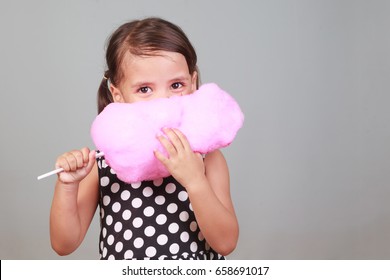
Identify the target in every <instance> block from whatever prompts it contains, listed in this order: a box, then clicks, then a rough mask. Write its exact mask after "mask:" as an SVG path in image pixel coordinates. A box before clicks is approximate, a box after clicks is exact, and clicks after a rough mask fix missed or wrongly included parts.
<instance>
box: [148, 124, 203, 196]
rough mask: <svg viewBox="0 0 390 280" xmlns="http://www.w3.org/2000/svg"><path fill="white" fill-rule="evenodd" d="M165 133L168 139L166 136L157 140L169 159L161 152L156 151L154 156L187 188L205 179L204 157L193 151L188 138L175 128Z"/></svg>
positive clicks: (166, 130)
mask: <svg viewBox="0 0 390 280" xmlns="http://www.w3.org/2000/svg"><path fill="white" fill-rule="evenodd" d="M163 131H164V133H165V134H166V135H167V137H168V138H166V137H164V136H157V138H158V140H159V141H160V142H161V144H162V145H163V147H164V148H165V150H166V151H167V153H168V157H165V156H164V155H163V154H162V153H160V152H159V151H155V152H154V154H155V156H156V158H157V159H158V160H159V161H160V162H161V163H162V164H163V165H164V166H165V168H166V169H167V170H168V171H169V172H170V173H171V175H172V176H173V177H174V178H175V179H176V180H177V181H178V182H179V183H181V184H182V185H183V186H184V187H185V188H188V187H190V186H192V185H194V184H195V182H196V181H197V180H199V179H201V178H205V166H204V163H203V158H202V155H201V154H199V153H194V152H193V151H192V149H191V146H190V144H189V143H188V140H187V138H186V136H185V135H184V134H183V133H182V132H181V131H180V130H178V129H174V128H173V129H170V128H164V129H163Z"/></svg>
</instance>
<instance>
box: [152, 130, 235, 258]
mask: <svg viewBox="0 0 390 280" xmlns="http://www.w3.org/2000/svg"><path fill="white" fill-rule="evenodd" d="M165 133H166V135H167V136H168V138H169V140H168V139H166V138H165V137H163V136H160V137H158V138H159V139H160V141H161V143H162V145H163V146H164V147H165V149H166V150H167V152H168V155H169V157H168V158H166V157H164V156H163V155H162V154H161V153H159V152H158V151H156V152H155V154H156V157H157V158H158V159H159V160H160V161H161V162H162V163H163V164H164V165H165V167H166V168H167V169H168V170H169V171H170V172H171V174H172V176H174V177H175V179H176V180H177V181H179V182H180V183H181V184H182V185H183V186H184V187H185V188H186V190H187V192H188V195H189V198H190V201H191V204H192V208H193V210H194V213H195V216H196V219H197V222H198V225H199V227H200V229H201V231H202V233H203V235H204V237H205V238H206V240H207V242H208V243H209V245H210V246H211V247H212V248H213V249H214V250H215V251H217V252H218V253H220V254H221V255H228V254H229V253H231V252H232V251H233V250H234V248H235V247H236V244H237V241H238V232H239V227H238V221H237V218H236V214H235V211H234V207H233V203H232V200H231V196H230V183H229V171H228V167H227V164H226V161H225V158H224V157H223V155H222V153H221V152H220V151H218V150H216V151H214V152H212V153H209V154H208V155H207V156H206V158H205V159H204V161H203V159H202V157H201V156H200V155H199V154H197V153H194V152H193V151H192V150H191V147H190V145H189V143H188V141H187V139H186V137H185V136H184V135H183V134H182V133H181V132H180V131H179V130H176V129H166V130H165Z"/></svg>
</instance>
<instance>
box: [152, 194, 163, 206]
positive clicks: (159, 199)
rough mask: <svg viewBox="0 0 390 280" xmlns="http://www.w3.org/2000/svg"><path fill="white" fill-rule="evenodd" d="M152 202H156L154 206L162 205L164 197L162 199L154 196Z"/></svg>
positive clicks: (159, 196) (160, 196)
mask: <svg viewBox="0 0 390 280" xmlns="http://www.w3.org/2000/svg"><path fill="white" fill-rule="evenodd" d="M154 201H155V202H156V204H158V205H163V204H164V203H165V197H163V196H162V195H158V196H156V198H155V199H154Z"/></svg>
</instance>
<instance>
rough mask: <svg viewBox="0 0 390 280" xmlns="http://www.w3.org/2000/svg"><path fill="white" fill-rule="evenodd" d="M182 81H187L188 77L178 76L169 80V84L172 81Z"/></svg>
mask: <svg viewBox="0 0 390 280" xmlns="http://www.w3.org/2000/svg"><path fill="white" fill-rule="evenodd" d="M184 80H188V77H187V76H185V75H180V76H177V77H176V78H173V79H171V80H169V82H170V83H171V82H173V81H184Z"/></svg>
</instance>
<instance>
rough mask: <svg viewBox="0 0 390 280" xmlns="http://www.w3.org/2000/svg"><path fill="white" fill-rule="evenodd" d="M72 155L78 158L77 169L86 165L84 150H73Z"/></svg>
mask: <svg viewBox="0 0 390 280" xmlns="http://www.w3.org/2000/svg"><path fill="white" fill-rule="evenodd" d="M72 155H73V156H74V158H75V160H76V162H75V166H76V170H77V169H79V168H82V167H84V155H83V152H82V151H73V152H72Z"/></svg>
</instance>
